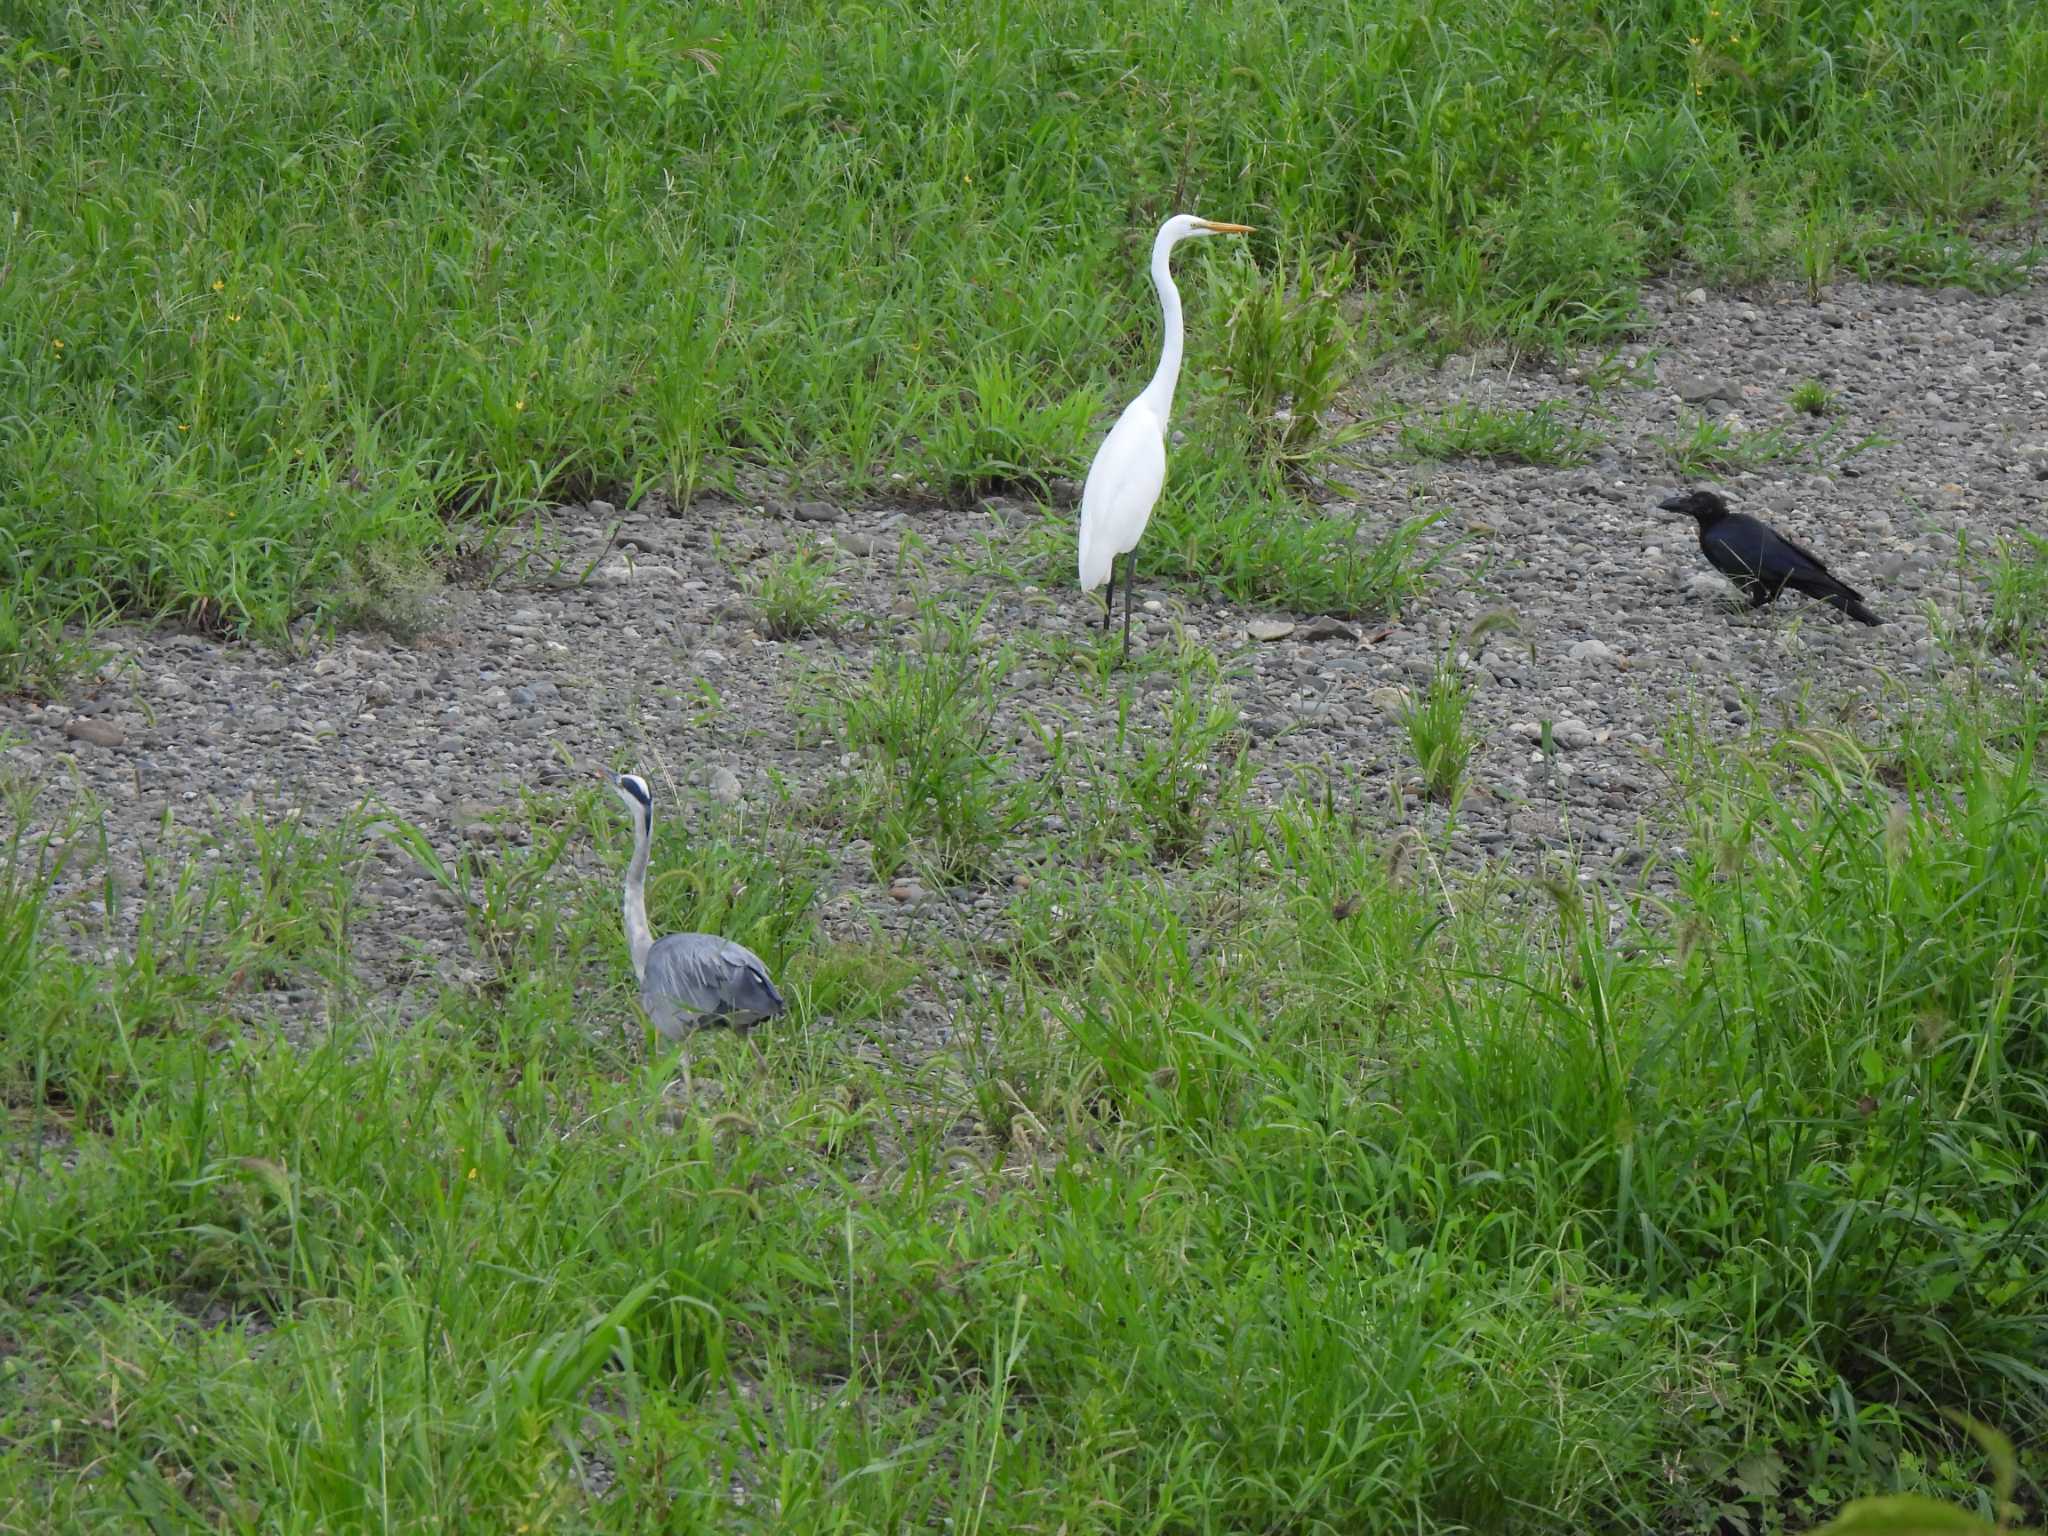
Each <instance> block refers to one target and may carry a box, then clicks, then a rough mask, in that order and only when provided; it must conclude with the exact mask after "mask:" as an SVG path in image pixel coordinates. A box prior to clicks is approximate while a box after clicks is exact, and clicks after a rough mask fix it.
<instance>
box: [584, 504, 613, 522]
mask: <svg viewBox="0 0 2048 1536" xmlns="http://www.w3.org/2000/svg"><path fill="white" fill-rule="evenodd" d="M618 510H619V509H618V508H617V507H615V506H613V505H612V504H611V503H610V502H608V501H593V502H592V503H591V504H590V506H589V508H588V511H589V513H590V515H591V516H592V517H594V518H596V519H597V520H598V521H599V522H603V521H604V520H605V519H606V518H608V517H612V516H615V515H616V514H617V512H618Z"/></svg>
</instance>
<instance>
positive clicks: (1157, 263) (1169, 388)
mask: <svg viewBox="0 0 2048 1536" xmlns="http://www.w3.org/2000/svg"><path fill="white" fill-rule="evenodd" d="M1173 246H1174V242H1173V241H1171V240H1169V239H1167V237H1166V236H1165V235H1163V234H1162V235H1161V236H1160V237H1159V238H1158V239H1157V240H1155V241H1153V242H1152V286H1153V288H1154V289H1156V290H1157V291H1158V294H1159V312H1160V314H1161V316H1162V317H1163V318H1164V319H1165V321H1166V336H1165V340H1164V342H1163V344H1162V345H1161V347H1160V350H1159V368H1158V371H1157V372H1155V373H1154V374H1153V375H1152V382H1151V383H1150V384H1147V385H1146V386H1145V392H1144V393H1143V394H1142V395H1140V396H1139V397H1138V398H1139V399H1140V400H1143V401H1144V402H1145V403H1146V404H1147V405H1149V406H1151V407H1152V411H1153V414H1154V415H1156V416H1157V417H1158V418H1159V420H1160V421H1161V422H1162V423H1164V422H1165V420H1166V418H1167V414H1168V413H1169V412H1171V411H1172V409H1173V386H1174V385H1175V384H1176V383H1177V382H1178V381H1179V379H1180V354H1181V347H1182V345H1183V343H1184V340H1185V335H1184V328H1183V327H1182V324H1181V317H1180V289H1178V288H1176V287H1175V286H1174V282H1173V271H1172V269H1171V268H1170V267H1169V266H1168V264H1167V258H1168V257H1169V256H1170V255H1171V254H1172V252H1173Z"/></svg>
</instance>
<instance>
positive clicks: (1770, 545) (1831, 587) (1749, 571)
mask: <svg viewBox="0 0 2048 1536" xmlns="http://www.w3.org/2000/svg"><path fill="white" fill-rule="evenodd" d="M1657 505H1658V506H1659V507H1662V508H1663V509H1664V510H1665V511H1666V512H1683V513H1685V515H1686V516H1688V517H1692V518H1697V519H1698V520H1699V525H1700V552H1701V553H1702V554H1704V555H1705V556H1706V557H1707V562H1708V564H1710V565H1712V566H1713V568H1714V569H1715V570H1717V571H1719V572H1720V573H1721V574H1722V575H1723V576H1726V577H1727V578H1728V579H1729V580H1731V581H1733V582H1734V583H1735V585H1736V586H1737V587H1739V588H1740V589H1741V590H1742V594H1743V596H1745V597H1747V598H1748V599H1749V606H1750V607H1752V608H1761V607H1762V606H1763V605H1764V604H1765V603H1768V602H1769V601H1770V600H1771V599H1772V598H1774V597H1776V596H1777V595H1778V594H1779V593H1780V592H1782V591H1784V590H1785V588H1787V587H1790V588H1792V589H1793V590H1794V591H1795V592H1804V593H1805V594H1806V595H1807V596H1808V597H1817V598H1819V599H1820V600H1821V601H1822V602H1824V603H1826V604H1827V605H1828V606H1829V607H1831V608H1839V609H1841V610H1842V612H1844V613H1846V614H1847V615H1849V617H1850V618H1852V619H1854V620H1855V621H1856V622H1857V623H1858V624H1882V623H1883V622H1884V620H1883V619H1880V618H1879V617H1878V616H1877V615H1876V614H1874V613H1872V612H1871V611H1870V610H1869V609H1868V608H1866V607H1864V606H1863V594H1862V593H1861V592H1858V591H1857V590H1856V589H1855V588H1854V587H1852V586H1850V585H1849V584H1848V583H1847V582H1843V581H1837V580H1836V579H1835V578H1834V577H1832V576H1830V575H1829V574H1828V568H1827V567H1826V566H1824V565H1822V564H1821V563H1820V559H1819V557H1818V556H1816V555H1813V554H1811V553H1809V552H1808V551H1806V550H1803V549H1801V548H1800V547H1799V546H1798V545H1797V544H1794V543H1793V542H1792V541H1791V540H1790V539H1788V538H1786V537H1785V535H1783V534H1782V533H1780V532H1778V530H1777V529H1775V528H1773V527H1772V526H1771V525H1770V524H1769V523H1762V522H1758V521H1757V520H1756V519H1755V518H1753V517H1751V516H1749V514H1747V513H1746V512H1730V511H1729V510H1728V503H1727V502H1725V501H1723V500H1722V499H1721V498H1720V497H1719V496H1717V495H1716V494H1715V493H1714V492H1712V491H1679V492H1677V493H1675V494H1673V495H1670V496H1666V497H1665V498H1664V499H1663V500H1662V501H1660V502H1658V503H1657Z"/></svg>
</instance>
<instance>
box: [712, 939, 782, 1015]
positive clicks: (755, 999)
mask: <svg viewBox="0 0 2048 1536" xmlns="http://www.w3.org/2000/svg"><path fill="white" fill-rule="evenodd" d="M725 958H726V960H727V961H728V962H730V964H731V965H732V966H733V977H734V980H733V992H732V1004H731V1006H732V1008H733V1010H734V1011H735V1012H738V1013H750V1014H756V1015H758V1016H759V1017H761V1018H764V1019H772V1018H774V1017H775V1015H777V1014H778V1013H780V1012H782V1010H783V1009H784V1007H786V1006H787V1005H786V1004H785V1003H784V1002H783V1000H782V994H781V993H780V992H778V991H776V990H775V983H774V981H773V980H772V979H770V977H769V975H768V967H767V966H765V965H763V964H762V963H761V957H760V956H759V955H757V954H755V953H754V952H753V951H752V950H751V949H748V948H747V947H746V946H745V945H744V944H735V943H733V942H732V941H731V940H730V939H728V940H726V944H725Z"/></svg>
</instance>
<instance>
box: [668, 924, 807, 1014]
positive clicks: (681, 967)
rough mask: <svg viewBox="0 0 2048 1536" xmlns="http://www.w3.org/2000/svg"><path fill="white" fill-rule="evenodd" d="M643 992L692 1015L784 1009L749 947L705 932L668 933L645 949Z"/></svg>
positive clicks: (765, 1012) (761, 1012)
mask: <svg viewBox="0 0 2048 1536" xmlns="http://www.w3.org/2000/svg"><path fill="white" fill-rule="evenodd" d="M641 990H642V991H643V992H645V993H646V994H648V995H649V996H652V997H660V998H664V999H673V1000H674V1002H675V1003H676V1004H680V1005H681V1006H682V1007H683V1008H685V1009H687V1010H688V1011H689V1012H691V1013H694V1014H701V1015H706V1016H711V1017H730V1016H734V1015H738V1014H762V1015H770V1014H776V1013H780V1012H781V1011H782V997H781V995H780V994H779V993H777V992H776V990H775V987H774V984H773V983H772V982H770V981H769V980H768V972H767V968H766V967H765V966H763V965H762V964H761V961H760V959H759V958H758V957H757V956H756V955H754V953H753V952H752V951H751V950H748V949H746V948H744V947H743V946H741V945H738V944H735V943H733V942H732V941H731V940H730V939H721V938H719V937H718V936H717V935H716V934H709V933H672V934H670V935H669V936H668V937H667V938H665V939H662V940H660V941H659V942H658V943H656V944H655V946H654V948H653V949H651V950H649V951H648V952H647V979H646V981H645V983H644V984H643V985H642V989H641Z"/></svg>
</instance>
